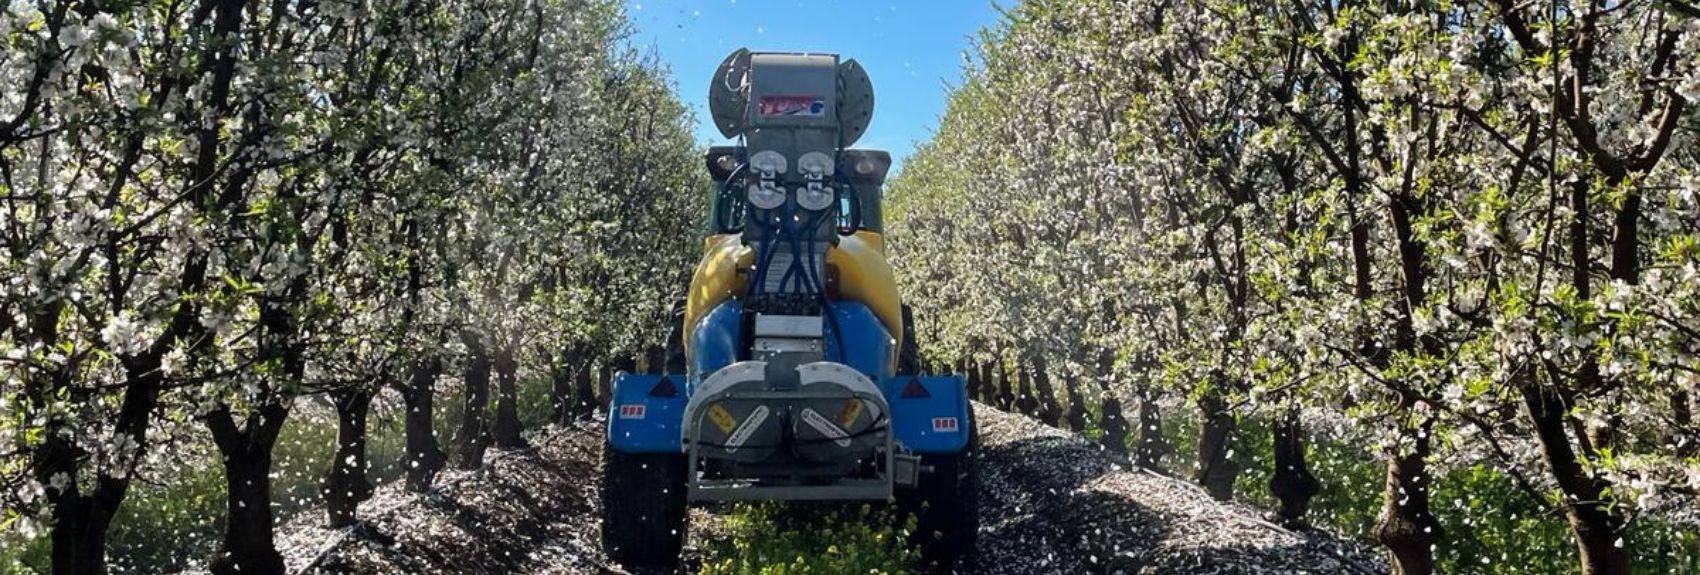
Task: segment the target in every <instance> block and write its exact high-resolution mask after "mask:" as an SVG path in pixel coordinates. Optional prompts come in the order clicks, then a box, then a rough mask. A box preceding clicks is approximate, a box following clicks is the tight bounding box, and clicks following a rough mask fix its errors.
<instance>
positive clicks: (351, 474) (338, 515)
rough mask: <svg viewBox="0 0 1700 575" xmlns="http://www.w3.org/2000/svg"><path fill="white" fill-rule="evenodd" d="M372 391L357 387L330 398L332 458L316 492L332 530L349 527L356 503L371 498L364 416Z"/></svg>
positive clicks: (369, 406)
mask: <svg viewBox="0 0 1700 575" xmlns="http://www.w3.org/2000/svg"><path fill="white" fill-rule="evenodd" d="M375 391H376V390H374V389H371V388H366V387H358V388H353V389H344V390H340V391H338V392H336V393H334V394H332V396H331V397H332V400H333V401H334V402H335V403H336V424H337V425H336V435H337V448H336V457H335V458H332V459H331V469H330V472H329V473H328V474H326V476H325V484H324V486H323V487H321V488H320V493H321V494H323V495H324V497H325V512H326V513H327V514H328V515H329V517H328V520H329V522H330V527H331V528H332V529H339V528H343V527H348V526H350V525H353V524H354V523H355V521H356V519H357V515H356V513H357V512H358V510H359V506H360V502H362V501H365V500H367V499H371V498H372V488H373V485H372V482H371V481H369V480H367V478H366V415H367V413H369V412H370V411H371V407H372V396H373V394H374V392H375Z"/></svg>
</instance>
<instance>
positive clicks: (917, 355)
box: [897, 304, 921, 373]
mask: <svg viewBox="0 0 1700 575" xmlns="http://www.w3.org/2000/svg"><path fill="white" fill-rule="evenodd" d="M901 309H902V310H903V344H902V345H901V346H900V347H898V348H897V373H921V342H918V341H915V312H914V310H911V309H909V304H903V307H902V308H901Z"/></svg>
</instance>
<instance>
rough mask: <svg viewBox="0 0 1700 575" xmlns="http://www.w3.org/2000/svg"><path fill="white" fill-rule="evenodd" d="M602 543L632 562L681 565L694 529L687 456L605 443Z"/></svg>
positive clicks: (613, 555) (618, 558) (661, 566)
mask: <svg viewBox="0 0 1700 575" xmlns="http://www.w3.org/2000/svg"><path fill="white" fill-rule="evenodd" d="M601 487H602V489H601V492H602V548H603V550H605V551H607V553H608V557H609V558H610V559H613V560H614V562H616V563H619V564H621V565H624V566H626V567H628V568H634V567H643V568H650V569H659V570H664V571H669V572H671V571H675V570H677V569H678V568H679V561H680V554H681V552H682V551H683V550H684V547H685V533H686V529H688V525H687V513H686V507H687V506H686V502H685V456H684V455H683V454H678V455H675V454H670V453H622V452H620V451H618V450H615V449H614V448H613V447H612V446H610V445H607V444H604V445H603V446H602V485H601Z"/></svg>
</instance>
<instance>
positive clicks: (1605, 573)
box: [1521, 374, 1629, 575]
mask: <svg viewBox="0 0 1700 575" xmlns="http://www.w3.org/2000/svg"><path fill="white" fill-rule="evenodd" d="M1523 377H1524V381H1523V382H1522V383H1521V387H1522V392H1523V400H1524V405H1525V407H1527V408H1528V411H1529V419H1530V420H1531V421H1532V422H1533V423H1534V428H1535V438H1536V439H1538V440H1539V442H1540V445H1541V453H1542V455H1543V456H1544V457H1545V458H1546V460H1547V466H1548V467H1550V468H1551V469H1552V473H1553V478H1554V479H1556V480H1557V482H1558V487H1559V490H1560V491H1562V492H1563V493H1564V497H1563V505H1564V515H1565V518H1566V519H1568V520H1569V524H1570V532H1571V534H1572V535H1574V536H1575V538H1576V547H1577V551H1578V552H1579V553H1580V555H1581V559H1582V573H1583V575H1627V574H1628V573H1629V553H1628V550H1627V549H1626V548H1625V547H1624V546H1622V545H1621V544H1620V541H1622V539H1623V537H1624V536H1625V534H1624V525H1625V521H1624V518H1623V516H1622V515H1621V512H1619V511H1614V510H1613V508H1612V506H1611V503H1612V502H1611V501H1610V497H1608V496H1607V495H1606V490H1607V489H1608V488H1609V487H1610V483H1609V482H1608V481H1606V480H1605V479H1603V478H1600V477H1597V476H1595V475H1594V474H1593V473H1591V472H1589V471H1588V469H1589V466H1587V465H1584V463H1583V461H1582V459H1581V458H1580V457H1579V455H1578V454H1577V452H1576V451H1575V449H1574V447H1573V444H1572V440H1571V438H1570V436H1569V435H1568V432H1567V429H1568V428H1569V426H1568V425H1566V422H1565V418H1566V417H1567V414H1568V413H1569V411H1570V408H1571V402H1570V401H1569V400H1568V398H1566V397H1565V396H1563V395H1562V394H1561V393H1560V391H1559V390H1558V388H1556V387H1553V386H1549V385H1541V384H1540V383H1537V382H1535V381H1534V378H1533V375H1532V374H1529V375H1525V376H1523Z"/></svg>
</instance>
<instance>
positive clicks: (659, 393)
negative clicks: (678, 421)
mask: <svg viewBox="0 0 1700 575" xmlns="http://www.w3.org/2000/svg"><path fill="white" fill-rule="evenodd" d="M649 396H650V397H678V396H679V388H678V387H677V386H675V385H673V378H671V377H663V378H661V382H660V383H657V384H655V387H651V388H649Z"/></svg>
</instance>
